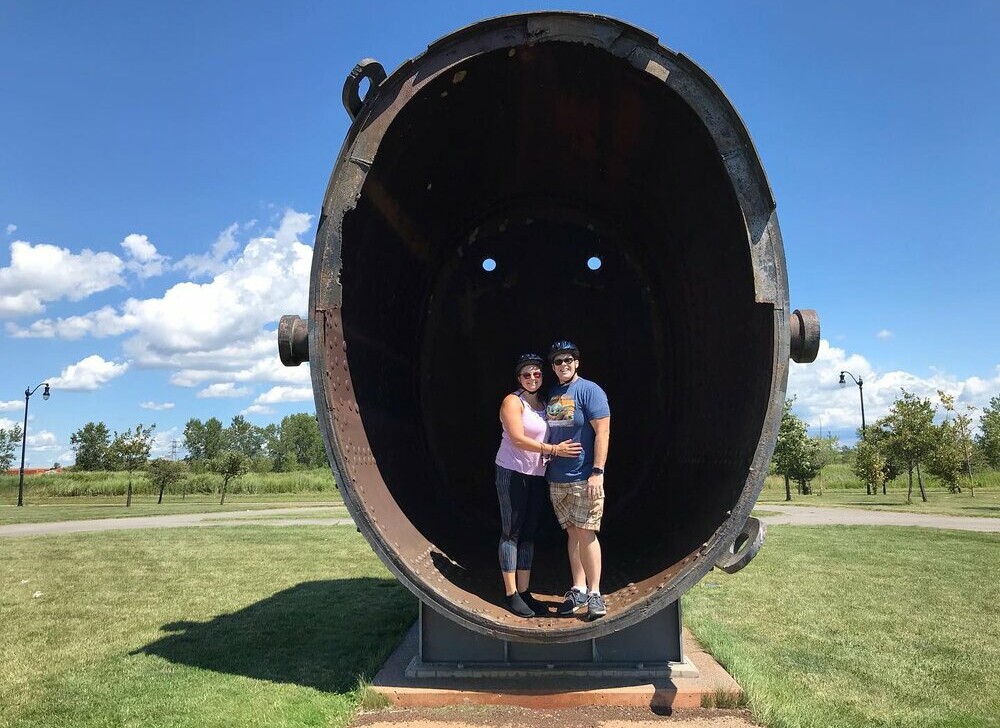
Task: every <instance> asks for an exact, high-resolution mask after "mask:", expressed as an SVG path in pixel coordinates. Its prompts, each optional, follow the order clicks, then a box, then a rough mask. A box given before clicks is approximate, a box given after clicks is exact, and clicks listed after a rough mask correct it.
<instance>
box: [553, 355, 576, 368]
mask: <svg viewBox="0 0 1000 728" xmlns="http://www.w3.org/2000/svg"><path fill="white" fill-rule="evenodd" d="M574 361H576V358H575V357H572V356H564V357H560V358H559V359H553V360H552V364H553V365H555V366H557V367H559V366H562V365H563V364H572V363H573V362H574Z"/></svg>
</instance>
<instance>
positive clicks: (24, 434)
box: [17, 382, 49, 506]
mask: <svg viewBox="0 0 1000 728" xmlns="http://www.w3.org/2000/svg"><path fill="white" fill-rule="evenodd" d="M38 387H45V389H43V390H42V399H48V398H49V383H48V382H42V383H41V384H39V385H37V386H36V387H35V388H34V389H25V390H24V427H23V428H22V429H21V475H20V477H19V478H18V482H17V504H18V505H19V506H23V505H24V448H25V446H26V445H27V444H28V399H29V398H30V397H31V395H33V394H34V393H35V392H37V391H38Z"/></svg>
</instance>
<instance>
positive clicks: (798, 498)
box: [757, 485, 1000, 518]
mask: <svg viewBox="0 0 1000 728" xmlns="http://www.w3.org/2000/svg"><path fill="white" fill-rule="evenodd" d="M927 499H928V500H927V502H926V503H924V502H923V501H922V500H920V492H919V491H918V490H917V486H916V485H914V486H913V503H911V504H910V505H907V503H906V488H905V486H904V487H903V488H902V489H900V488H890V489H889V493H888V495H882V494H881V493H879V494H878V495H865V491H864V489H861V490H855V489H849V490H844V489H839V488H838V489H831V488H826V489H824V491H823V495H818V494H816V495H799V494H798V493H796V492H795V486H794V485H793V486H792V500H791V502H788V503H787V504H788V505H793V506H796V505H797V506H836V507H839V508H867V509H869V510H874V511H897V512H899V511H902V512H906V513H938V514H944V515H950V516H989V517H993V518H1000V488H979V489H977V490H976V495H975V497H973V496H971V495H969V493H968V491H965V492H962V493H949V492H948V491H947V490H942V489H933V490H928V492H927ZM757 503H758V504H760V506H761V507H762V508H767V504H769V503H786V501H785V488H784V486H782V487H781V489H780V490H779V489H775V488H765V489H764V490H762V491H761V494H760V498H758V500H757Z"/></svg>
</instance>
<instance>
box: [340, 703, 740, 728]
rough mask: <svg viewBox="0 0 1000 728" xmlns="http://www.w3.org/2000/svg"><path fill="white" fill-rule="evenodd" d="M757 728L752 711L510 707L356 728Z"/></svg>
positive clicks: (379, 714)
mask: <svg viewBox="0 0 1000 728" xmlns="http://www.w3.org/2000/svg"><path fill="white" fill-rule="evenodd" d="M667 725H669V726H673V728H755V727H756V726H759V725H760V724H759V723H755V722H754V721H753V720H752V719H751V717H750V713H749V711H747V710H673V711H670V710H668V709H655V710H654V709H650V708H614V707H597V706H587V707H580V708H563V709H559V710H531V709H529V708H518V707H513V706H507V705H474V706H454V707H449V708H411V709H406V710H400V709H392V708H389V709H386V710H378V711H373V712H370V713H362V714H361V715H359V716H358V717H357V718H356V719H355V721H354V722H353V723H352V724H351V726H352V728H361V727H362V726H363V727H364V728H390V727H393V728H395V727H397V726H407V727H408V728H508V727H513V726H516V727H517V728H522V727H523V726H544V727H545V728H653V727H654V726H667Z"/></svg>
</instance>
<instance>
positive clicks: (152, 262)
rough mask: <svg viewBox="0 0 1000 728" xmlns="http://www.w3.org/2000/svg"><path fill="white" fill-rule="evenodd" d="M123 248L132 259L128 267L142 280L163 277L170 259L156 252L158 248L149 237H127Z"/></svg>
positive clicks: (123, 242)
mask: <svg viewBox="0 0 1000 728" xmlns="http://www.w3.org/2000/svg"><path fill="white" fill-rule="evenodd" d="M122 247H123V248H125V252H126V253H127V254H128V257H129V259H130V260H129V262H128V263H126V267H127V268H128V269H129V270H131V271H133V272H134V273H135V274H136V275H138V276H139V277H140V278H152V277H153V276H158V275H162V273H163V270H164V267H165V265H166V263H167V261H168V260H169V258H166V257H164V256H162V255H160V254H159V253H158V252H156V246H155V245H153V244H152V243H151V242H149V238H148V237H147V236H145V235H139V234H138V233H132V234H131V235H126V236H125V239H124V240H123V241H122Z"/></svg>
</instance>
